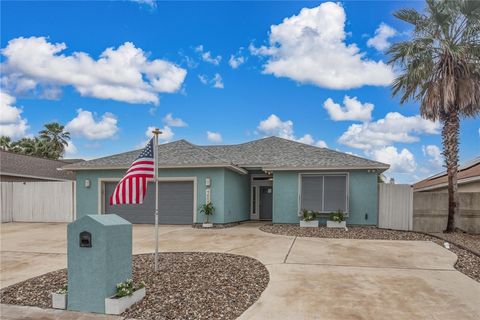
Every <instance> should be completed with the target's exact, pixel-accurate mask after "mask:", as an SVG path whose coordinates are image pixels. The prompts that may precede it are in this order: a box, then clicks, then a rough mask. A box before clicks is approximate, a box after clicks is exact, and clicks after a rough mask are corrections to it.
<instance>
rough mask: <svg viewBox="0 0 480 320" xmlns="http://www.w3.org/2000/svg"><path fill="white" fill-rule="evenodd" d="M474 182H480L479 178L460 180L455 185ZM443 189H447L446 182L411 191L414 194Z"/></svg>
mask: <svg viewBox="0 0 480 320" xmlns="http://www.w3.org/2000/svg"><path fill="white" fill-rule="evenodd" d="M475 181H480V176H477V177H468V178H464V179H460V180H458V182H457V183H458V184H465V183H471V182H475ZM445 187H448V182H442V183H439V184H434V185H431V186H426V187H422V188H418V189H415V188H414V189H413V191H414V192H417V191H429V190H435V189H441V188H445Z"/></svg>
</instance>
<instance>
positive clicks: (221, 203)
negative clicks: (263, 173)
mask: <svg viewBox="0 0 480 320" xmlns="http://www.w3.org/2000/svg"><path fill="white" fill-rule="evenodd" d="M124 173H125V170H81V171H77V172H76V176H77V188H76V195H77V205H76V208H77V218H79V217H82V216H84V215H87V214H98V213H99V210H98V207H99V204H98V201H99V179H101V178H118V179H121V178H122V177H123V175H124ZM159 176H160V177H196V178H197V208H196V209H197V221H196V222H198V223H201V222H203V221H204V215H203V214H201V213H200V212H199V210H198V207H200V205H202V204H204V203H205V200H206V196H205V190H206V186H205V179H206V178H210V179H211V193H210V197H211V201H212V203H213V205H214V206H215V214H214V215H213V217H212V219H211V220H212V221H213V222H214V223H225V222H231V221H238V220H233V219H235V218H236V217H240V218H242V216H241V215H242V212H243V209H241V208H236V206H238V204H239V203H240V201H241V200H240V199H243V198H244V195H243V193H242V190H241V189H242V188H243V187H244V186H245V183H246V181H248V175H240V174H237V173H235V172H233V171H231V170H228V169H225V168H180V169H161V170H159ZM226 178H227V179H228V182H225V179H226ZM86 179H89V180H90V181H91V184H90V188H86V187H85V180H86ZM225 190H229V192H230V193H235V192H237V193H238V195H230V196H229V197H227V200H226V199H225V193H224V192H225ZM248 190H249V189H248V185H247V186H246V191H245V192H248ZM107 196H108V195H107ZM226 204H227V205H228V206H229V207H228V209H226V207H225V205H226ZM248 204H249V202H248V200H247V203H246V205H247V206H248ZM238 207H239V206H238ZM247 212H248V210H247ZM224 213H227V219H225V218H224ZM242 220H244V219H243V218H242Z"/></svg>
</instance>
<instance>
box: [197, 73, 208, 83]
mask: <svg viewBox="0 0 480 320" xmlns="http://www.w3.org/2000/svg"><path fill="white" fill-rule="evenodd" d="M198 80H200V82H201V83H203V84H208V78H207V76H206V75H204V74H199V75H198Z"/></svg>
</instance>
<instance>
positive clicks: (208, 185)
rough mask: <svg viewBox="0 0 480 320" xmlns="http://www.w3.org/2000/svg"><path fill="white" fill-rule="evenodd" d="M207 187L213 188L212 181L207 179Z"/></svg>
mask: <svg viewBox="0 0 480 320" xmlns="http://www.w3.org/2000/svg"><path fill="white" fill-rule="evenodd" d="M205 186H206V187H211V186H212V179H210V178H206V179H205Z"/></svg>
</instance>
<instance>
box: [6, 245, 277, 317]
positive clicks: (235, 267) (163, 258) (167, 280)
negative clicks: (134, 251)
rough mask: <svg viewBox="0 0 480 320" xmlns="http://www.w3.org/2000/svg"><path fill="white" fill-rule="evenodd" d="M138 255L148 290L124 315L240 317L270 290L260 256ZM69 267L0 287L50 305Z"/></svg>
mask: <svg viewBox="0 0 480 320" xmlns="http://www.w3.org/2000/svg"><path fill="white" fill-rule="evenodd" d="M159 260H160V264H159V271H158V272H157V273H155V272H154V271H153V264H154V261H153V255H152V254H142V255H137V256H134V258H133V280H134V281H136V282H137V281H141V280H143V281H145V285H146V288H147V295H146V296H145V298H144V299H143V300H141V301H140V302H139V303H137V304H135V305H134V306H133V307H132V308H131V309H130V310H127V311H126V312H125V313H124V314H122V315H123V316H125V317H126V318H135V319H235V318H237V317H238V316H239V315H240V314H242V313H243V312H244V311H245V310H246V309H247V308H248V307H250V306H251V305H252V304H253V303H254V302H255V301H256V300H257V299H258V298H259V297H260V294H261V293H262V292H263V290H265V288H266V287H267V284H268V281H269V274H268V271H267V269H266V268H265V266H264V265H263V264H262V263H260V262H259V261H257V260H255V259H253V258H249V257H245V256H239V255H233V254H224V253H196V252H194V253H183V252H181V253H161V254H159ZM66 273H67V272H66V269H62V270H57V271H54V272H50V273H47V274H44V275H42V276H39V277H35V278H32V279H29V280H26V281H23V282H20V283H17V284H14V285H12V286H10V287H7V288H5V289H3V290H1V291H0V302H1V303H8V304H18V305H29V306H37V307H41V308H51V299H50V293H51V292H53V291H56V290H57V289H59V288H60V287H62V285H63V284H64V283H66V281H67V274H66Z"/></svg>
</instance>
